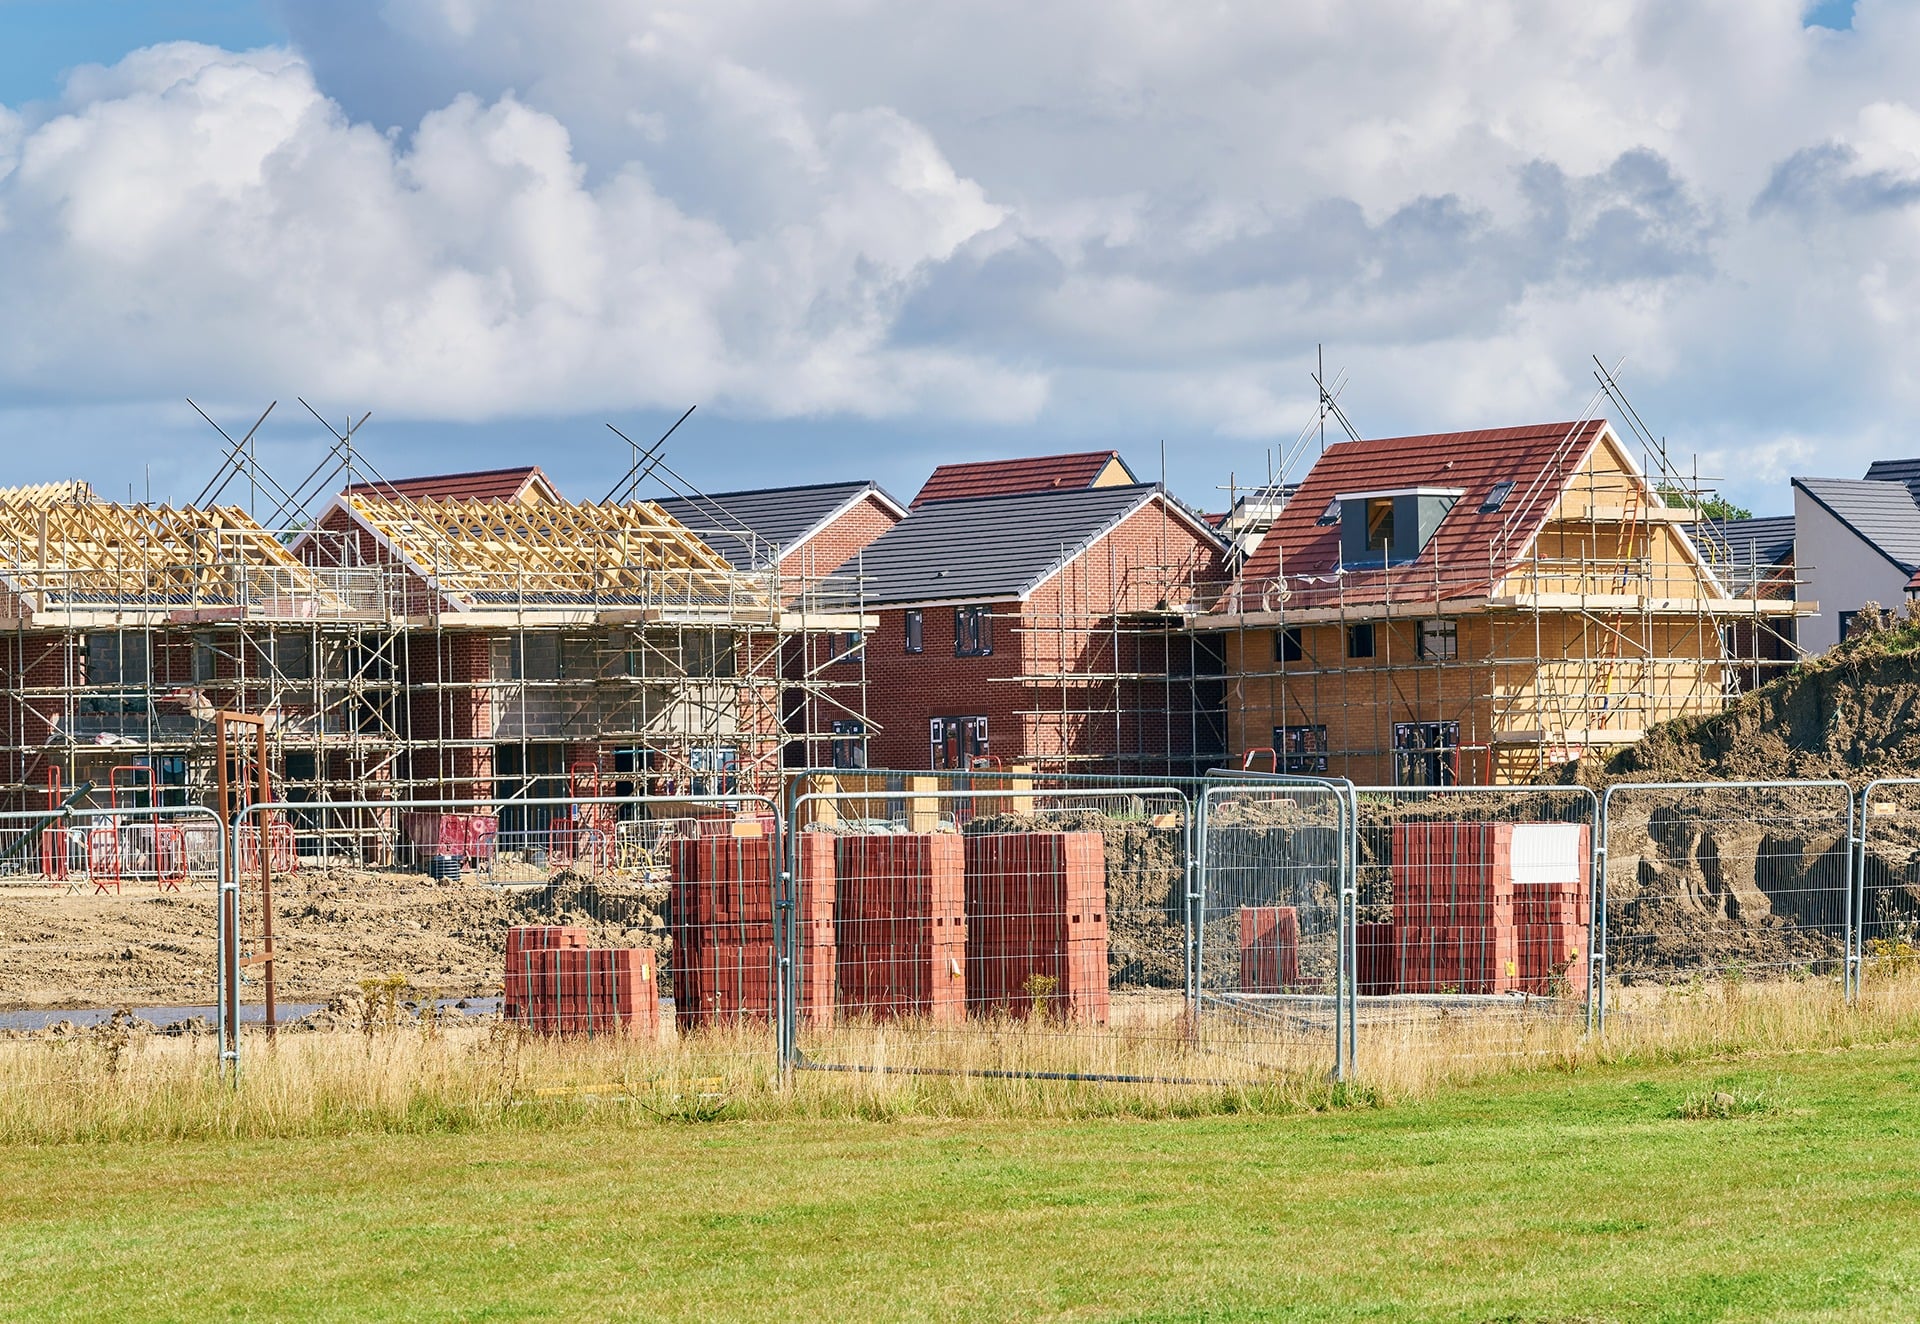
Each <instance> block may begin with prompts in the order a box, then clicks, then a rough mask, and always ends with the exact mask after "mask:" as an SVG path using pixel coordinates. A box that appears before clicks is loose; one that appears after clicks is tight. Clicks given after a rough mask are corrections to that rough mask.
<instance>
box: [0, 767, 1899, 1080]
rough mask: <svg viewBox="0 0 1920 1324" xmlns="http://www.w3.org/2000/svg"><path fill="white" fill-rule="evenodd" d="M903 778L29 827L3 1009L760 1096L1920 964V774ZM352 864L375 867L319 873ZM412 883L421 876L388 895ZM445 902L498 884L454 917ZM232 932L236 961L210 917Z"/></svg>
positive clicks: (1159, 1069)
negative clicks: (785, 790)
mask: <svg viewBox="0 0 1920 1324" xmlns="http://www.w3.org/2000/svg"><path fill="white" fill-rule="evenodd" d="M868 775H870V776H873V777H875V778H876V781H875V782H874V783H873V784H871V785H870V786H869V787H868V788H867V789H858V790H855V789H847V788H845V787H838V786H837V787H835V788H834V789H831V790H821V789H809V788H812V787H818V786H819V785H820V784H821V783H820V781H819V780H818V779H817V777H815V775H814V774H807V776H806V778H805V779H804V785H803V786H802V787H801V788H800V789H798V790H797V791H796V792H795V793H794V794H792V795H789V796H785V797H779V798H774V797H754V796H706V797H684V796H683V797H643V798H618V797H597V796H596V797H583V796H575V797H567V798H558V797H556V798H554V799H552V800H537V801H519V802H515V804H514V806H513V808H514V810H515V811H516V813H517V815H518V816H517V817H516V815H515V814H509V813H507V812H504V809H505V807H504V806H503V805H502V804H500V803H497V802H496V803H482V802H478V801H458V802H456V801H434V802H425V801H422V802H392V801H376V802H365V803H324V804H315V803H301V804H275V805H266V806H251V807H249V808H248V809H247V810H245V811H244V812H243V813H242V814H241V815H239V816H238V819H237V821H236V823H235V825H234V826H233V828H232V835H231V836H230V838H229V839H228V841H227V846H228V848H229V850H230V851H231V853H232V855H233V857H234V860H235V868H234V870H233V873H232V876H231V877H229V878H225V879H224V880H222V877H221V870H222V867H223V866H222V856H223V851H222V848H221V832H220V828H219V825H218V822H217V820H216V819H215V817H214V815H213V814H212V812H211V811H209V810H205V809H198V808H183V809H158V808H154V809H148V808H140V809H118V810H114V809H101V810H93V809H69V810H59V811H49V812H47V813H42V814H32V813H27V814H14V815H8V816H0V904H5V905H7V906H8V907H9V910H8V912H7V918H6V923H5V924H4V926H0V929H3V931H4V937H3V938H0V952H4V953H5V956H6V961H7V964H6V975H7V979H8V985H7V990H8V991H6V992H4V993H0V998H4V999H5V1000H6V1001H7V1002H10V1003H11V1004H13V1005H14V1006H15V1007H18V1008H22V1009H23V1010H22V1011H20V1012H17V1013H10V1014H17V1015H30V1014H32V1013H31V1012H30V1011H29V1010H24V1009H33V1008H39V1009H40V1010H46V1009H47V1007H46V1004H47V1002H48V1001H49V999H47V998H44V997H41V996H40V995H39V994H37V993H36V992H35V990H34V988H33V982H34V979H35V978H36V977H37V976H40V975H44V976H45V977H46V982H47V983H48V984H49V985H51V984H53V983H56V982H57V983H59V984H60V986H61V995H60V998H59V999H58V1000H60V1001H64V1002H67V1003H69V1004H71V1003H76V1002H80V1003H90V1004H92V1005H91V1007H90V1008H80V1007H70V1008H69V1009H68V1010H69V1013H70V1014H72V1015H74V1016H75V1017H76V1018H77V1017H78V1016H79V1015H80V1013H81V1012H84V1011H99V1012H101V1013H102V1014H104V1013H105V1011H107V1010H108V1009H111V1008H112V1007H115V1006H120V1005H132V1006H134V1007H136V1008H148V1009H157V1010H164V1009H180V1010H181V1011H182V1012H183V1013H184V1014H186V1015H191V1014H209V1016H210V1019H211V1018H212V1017H211V1015H210V1013H211V1007H212V1005H219V1006H221V1007H222V1008H223V1009H225V1010H226V1011H227V1012H228V1015H226V1016H222V1017H220V1018H218V1019H219V1020H220V1022H221V1028H222V1029H223V1031H229V1032H230V1037H229V1038H228V1039H227V1040H226V1041H225V1042H223V1044H222V1048H223V1051H225V1052H227V1053H228V1054H229V1055H230V1056H229V1060H235V1059H234V1058H233V1057H232V1056H231V1055H233V1054H237V1052H238V1049H239V1038H238V1033H237V1027H238V1025H239V1024H240V1022H241V1021H242V1020H251V1019H254V1018H256V1017H257V1016H260V1015H264V1012H265V1007H264V1005H263V1004H264V1001H265V995H266V992H267V985H268V977H269V975H270V976H271V979H272V985H273V991H274V994H275V996H276V998H277V1005H276V1007H275V1012H276V1015H277V1017H278V1018H279V1019H281V1020H283V1021H285V1020H292V1019H297V1018H299V1017H303V1016H309V1015H312V1016H315V1017H316V1018H318V1019H319V1020H320V1021H323V1022H324V1021H325V1020H326V1019H327V1009H326V1006H325V1004H326V1003H328V1002H329V1001H337V999H338V998H339V996H340V995H341V994H342V992H343V990H345V991H346V992H347V993H348V995H349V996H350V997H351V996H353V995H354V994H355V992H356V990H354V989H353V987H352V986H353V985H354V984H355V983H357V982H358V978H359V976H360V974H363V973H365V972H369V971H371V972H376V973H378V972H385V971H391V972H395V973H397V974H399V975H401V976H403V977H404V981H405V983H406V985H407V989H406V990H405V992H404V993H392V992H391V991H389V993H388V994H387V996H404V997H408V998H412V999H414V1000H416V1001H418V1002H419V1003H420V1004H421V1005H422V1006H431V1005H432V1003H431V1001H430V999H433V998H435V997H436V996H438V997H440V998H442V999H443V1000H444V1001H445V1002H446V1003H447V1004H448V1005H449V1006H452V1004H454V1003H456V1002H459V1003H464V1004H465V1005H464V1006H461V1007H458V1008H455V1010H459V1011H491V1010H493V1009H494V1007H495V1006H496V1005H498V1006H501V1007H502V1009H503V1010H504V1011H505V1012H506V1013H507V1015H508V1017H509V1018H510V1019H512V1020H514V1021H517V1022H518V1023H520V1024H521V1025H523V1026H525V1027H526V1028H527V1029H529V1030H531V1031H535V1032H541V1033H559V1034H592V1035H601V1034H619V1035H621V1036H623V1037H624V1038H626V1039H628V1040H630V1041H632V1042H633V1043H634V1044H635V1045H636V1048H637V1049H638V1050H641V1051H646V1050H648V1048H649V1046H652V1045H658V1046H661V1047H663V1048H671V1049H673V1050H674V1051H678V1052H686V1051H689V1050H690V1048H691V1049H695V1050H697V1051H698V1052H699V1053H701V1054H704V1055H705V1057H704V1058H703V1060H708V1061H711V1062H713V1063H714V1064H716V1069H721V1070H726V1071H732V1070H734V1069H736V1067H737V1066H738V1065H739V1064H741V1063H750V1064H751V1067H750V1069H752V1070H754V1071H761V1072H764V1071H770V1070H773V1069H775V1068H786V1069H791V1070H802V1071H804V1070H810V1069H834V1070H844V1071H860V1072H868V1071H906V1072H929V1073H943V1072H963V1073H985V1074H992V1075H1037V1076H1064V1077H1072V1078H1080V1079H1090V1080H1106V1081H1113V1082H1123V1081H1143V1080H1154V1081H1195V1082H1200V1081H1204V1082H1233V1083H1241V1082H1255V1081H1261V1080H1267V1079H1272V1078H1274V1077H1276V1076H1279V1075H1286V1074H1291V1073H1314V1074H1326V1073H1329V1072H1331V1073H1334V1074H1337V1075H1345V1074H1348V1073H1351V1072H1354V1071H1355V1070H1356V1068H1358V1069H1361V1070H1362V1071H1363V1072H1364V1069H1365V1068H1366V1066H1367V1064H1368V1062H1369V1060H1371V1059H1372V1058H1373V1056H1374V1055H1375V1054H1389V1053H1393V1052H1396V1051H1399V1050H1401V1049H1402V1048H1405V1047H1409V1046H1413V1045H1423V1046H1425V1047H1427V1048H1429V1049H1431V1047H1432V1046H1433V1045H1434V1044H1436V1043H1438V1044H1440V1045H1442V1046H1443V1047H1444V1046H1446V1045H1448V1044H1452V1043H1455V1042H1459V1041H1461V1040H1464V1039H1468V1038H1470V1039H1471V1040H1472V1047H1473V1049H1474V1050H1475V1051H1477V1052H1485V1051H1487V1050H1488V1049H1489V1047H1491V1048H1492V1049H1494V1050H1495V1051H1522V1052H1523V1051H1528V1050H1529V1048H1530V1046H1532V1045H1534V1044H1538V1043H1541V1042H1544V1040H1543V1038H1542V1037H1541V1036H1540V1035H1539V1034H1538V1033H1537V1031H1538V1030H1539V1029H1540V1027H1552V1028H1554V1029H1555V1031H1556V1033H1557V1032H1558V1031H1560V1030H1563V1029H1564V1028H1565V1027H1566V1026H1567V1025H1568V1023H1569V1022H1572V1023H1573V1024H1574V1027H1575V1028H1576V1029H1577V1028H1580V1027H1581V1026H1583V1025H1591V1026H1593V1027H1595V1028H1602V1027H1603V1026H1604V1020H1603V1016H1604V1014H1605V1012H1606V1011H1607V1009H1608V1008H1609V1007H1613V1008H1616V1009H1626V1010H1636V1009H1638V1008H1639V1007H1640V1006H1641V1005H1642V1004H1650V1003H1651V999H1650V997H1649V996H1648V991H1649V990H1653V989H1661V988H1671V987H1673V986H1674V985H1684V986H1691V985H1693V984H1696V983H1712V982H1717V981H1725V982H1729V983H1731V982H1737V981H1741V980H1753V981H1759V980H1768V981H1794V980H1808V979H1821V980H1826V979H1832V980H1839V981H1843V982H1844V983H1845V986H1846V988H1847V991H1848V992H1849V993H1852V992H1854V991H1855V990H1856V989H1857V986H1858V981H1859V977H1860V971H1861V967H1862V964H1863V962H1871V961H1873V960H1875V959H1883V960H1896V959H1904V956H1903V954H1913V953H1915V951H1916V938H1917V936H1920V883H1916V881H1915V880H1916V878H1920V779H1916V780H1911V781H1907V780H1888V781H1880V782H1875V783H1873V784H1872V785H1870V786H1869V787H1867V788H1866V790H1865V791H1864V792H1862V793H1861V795H1860V796H1859V797H1858V798H1857V799H1856V797H1855V796H1854V795H1853V793H1852V792H1850V791H1849V790H1848V789H1847V787H1846V786H1844V785H1843V784H1841V783H1838V782H1773V783H1714V784H1708V785H1696V784H1626V785H1619V786H1615V787H1613V788H1612V789H1611V790H1609V791H1608V792H1607V793H1606V795H1605V796H1604V797H1602V798H1596V797H1595V796H1594V794H1593V793H1592V792H1590V791H1587V790H1585V789H1582V788H1578V787H1534V786H1526V787H1491V788H1480V787H1475V788H1461V787H1391V788H1387V787H1383V788H1367V787H1352V786H1349V785H1347V784H1345V783H1343V782H1339V781H1337V780H1328V779H1320V778H1308V777H1293V776H1275V775H1272V774H1265V775H1260V774H1248V773H1236V774H1229V775H1226V776H1223V777H1216V778H1212V779H1206V780H1186V781H1183V780H1170V781H1167V782H1164V783H1160V784H1157V785H1152V784H1142V785H1126V784H1124V783H1122V781H1121V779H1117V778H1099V777H1078V778H1065V777H1059V778H1048V779H1045V780H1046V781H1047V782H1050V783H1051V784H1045V785H1037V784H1035V783H1036V782H1039V781H1041V780H1042V779H1039V778H1035V777H1033V776H1031V775H1027V774H1021V773H1019V772H1017V771H1013V770H1010V771H1008V772H1006V773H996V774H991V775H983V774H981V773H977V772H976V773H971V774H960V775H939V774H932V775H929V774H890V773H889V774H868ZM519 811H524V812H519ZM263 820H264V826H263ZM503 822H504V823H506V824H507V825H508V826H507V828H506V829H505V830H503V829H502V828H501V826H500V825H501V824H502V823H503ZM349 840H352V841H355V842H357V843H359V844H358V845H357V846H356V847H355V848H354V849H355V850H356V851H358V852H360V854H361V856H362V857H363V859H361V860H360V861H357V862H355V864H354V867H347V859H346V856H345V855H344V854H343V853H342V852H341V851H340V850H338V849H331V848H330V849H329V850H326V851H321V852H318V853H316V852H315V851H313V850H312V849H310V847H311V846H312V844H313V843H316V842H333V843H339V842H344V841H349ZM402 869H404V870H408V871H410V872H411V874H412V876H413V878H414V879H415V881H414V882H412V883H408V884H406V885H405V886H402V885H401V883H400V881H399V880H397V879H395V878H393V877H392V875H391V874H386V873H383V872H382V871H385V870H402ZM263 872H264V875H265V880H266V885H265V886H264V887H262V886H260V885H259V881H258V880H260V878H261V876H262V874H263ZM422 875H428V876H431V877H433V878H435V879H438V880H443V881H451V880H452V879H454V878H455V877H458V878H460V879H462V880H466V881H468V882H470V883H473V882H477V883H484V884H491V886H485V887H468V888H465V889H460V890H445V889H442V890H440V891H437V892H436V891H435V890H434V885H433V884H432V883H427V882H424V881H423V880H422V879H421V876H422ZM216 884H218V887H219V896H220V897H221V898H222V899H223V900H224V901H226V902H227V903H228V905H227V907H217V906H216V905H215V904H214V901H215V893H214V891H213V889H214V888H215V886H216ZM403 892H404V893H405V894H406V896H408V897H413V898H415V899H416V900H418V902H419V906H418V907H417V908H416V909H413V910H409V909H407V908H405V906H403V905H402V904H401V902H400V901H399V900H396V899H394V898H397V897H399V896H400V894H401V893H403ZM421 898H424V899H423V900H422V899H421ZM268 902H270V903H271V904H267V903H268ZM410 904H411V903H410ZM229 910H230V916H231V917H230V919H228V920H227V921H226V922H224V923H223V924H222V925H221V928H222V930H223V931H224V933H225V934H226V935H227V938H226V939H225V940H224V941H222V942H221V943H220V945H219V948H218V950H219V951H220V952H222V953H224V956H223V959H221V960H218V961H216V960H214V959H213V958H214V954H215V950H216V947H215V941H214V938H215V933H214V928H215V926H214V924H213V923H210V922H209V921H210V920H212V919H214V918H215V916H218V915H222V914H225V913H228V911H229ZM83 912H84V913H83ZM182 917H185V922H184V923H183V922H181V921H182ZM270 918H271V919H273V920H274V925H273V927H272V929H271V930H269V928H268V920H269V919H270ZM163 921H164V922H163ZM81 926H85V927H86V928H87V929H88V931H89V933H90V935H92V936H97V935H98V934H101V933H112V934H115V935H118V934H120V933H122V932H125V933H126V934H127V937H126V939H125V950H126V951H128V952H130V953H131V955H130V956H128V957H127V958H126V960H125V961H124V962H115V963H113V964H112V965H102V964H99V963H96V964H95V965H94V966H93V967H91V969H90V971H89V972H88V973H86V974H84V975H74V974H73V973H72V972H67V971H63V970H62V968H61V962H62V960H63V955H62V953H64V952H66V951H67V949H68V947H69V946H71V945H73V944H72V943H71V942H70V941H69V939H70V938H71V937H72V935H73V934H75V933H76V932H78V931H79V928H80V927H81ZM348 929H353V930H354V931H355V934H356V942H357V944H358V957H359V962H358V970H357V971H350V970H349V968H348V963H347V962H345V961H343V959H342V953H341V947H340V943H339V939H340V936H341V934H342V933H344V932H345V931H346V930H348ZM510 935H512V936H510ZM114 941H115V942H119V941H120V939H119V938H118V937H116V938H115V939H114ZM462 944H464V947H463V950H465V951H466V952H467V953H468V957H467V958H459V957H458V956H457V954H456V953H455V952H454V948H456V947H459V946H461V945H462ZM95 945H96V946H97V945H98V944H97V943H96V944H95ZM476 950H477V951H480V952H481V953H482V956H481V958H480V961H479V964H480V967H481V968H480V969H479V970H478V972H477V973H476V971H475V970H474V969H473V968H472V964H473V962H472V960H471V956H472V953H473V952H474V951H476ZM509 951H510V952H511V959H510V958H509ZM265 957H271V958H272V959H271V961H270V962H269V961H266V960H264V959H263V958H265ZM461 959H467V960H468V964H467V965H465V966H463V965H461V964H460V960H461ZM494 988H500V989H502V990H503V992H504V1001H503V1003H500V1004H496V1003H494V1002H493V1001H492V1000H491V990H492V989H494ZM216 989H217V990H218V996H216ZM358 992H359V993H361V994H364V995H365V996H364V997H363V998H362V1001H363V1002H364V1001H365V998H366V997H372V996H373V995H372V994H366V993H365V990H358ZM4 1010H5V1009H4V1008H0V1012H4ZM354 1014H355V1015H365V1014H368V1013H367V1008H366V1006H364V1005H362V1006H360V1007H359V1010H358V1011H356V1012H355V1013H354ZM335 1019H336V1020H337V1015H336V1017H335ZM9 1024H11V1022H3V1021H0V1026H6V1025H9ZM1562 1037H1563V1038H1564V1036H1562Z"/></svg>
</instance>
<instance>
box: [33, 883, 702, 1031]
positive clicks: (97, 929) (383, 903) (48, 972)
mask: <svg viewBox="0 0 1920 1324" xmlns="http://www.w3.org/2000/svg"><path fill="white" fill-rule="evenodd" d="M274 888H275V901H276V904H275V907H274V909H275V920H274V935H275V949H276V952H277V953H278V957H279V972H278V974H279V996H280V998H281V999H282V1000H283V1001H287V1002H322V1003H324V1002H328V1001H331V1000H333V999H335V998H338V997H340V996H343V995H346V994H349V993H352V992H355V991H357V989H358V987H359V985H360V982H361V981H362V980H367V979H377V978H384V977H386V976H389V975H396V974H397V975H400V976H402V977H404V978H405V980H406V981H407V983H408V985H409V986H410V987H412V988H413V989H415V990H417V991H419V992H420V993H422V994H427V993H432V994H436V995H439V996H445V997H463V996H470V995H485V994H490V993H497V992H498V991H499V989H500V974H501V962H502V959H503V957H504V951H505V944H506V931H507V929H508V928H509V927H510V926H512V925H515V924H540V923H562V924H580V925H584V926H585V927H586V928H587V929H588V930H589V932H590V933H591V935H592V941H593V942H594V944H595V945H603V946H622V947H652V946H658V945H660V944H661V942H662V936H663V933H662V925H661V918H660V917H661V913H662V908H663V906H664V903H665V896H666V889H665V888H664V887H645V886H639V885H634V884H623V883H618V882H613V883H603V884H597V883H592V882H584V881H580V880H574V879H569V878H565V877H563V878H562V879H561V880H560V881H558V882H557V883H555V884H554V885H552V886H549V887H533V888H502V887H495V886H489V885H486V884H482V883H477V882H473V881H470V880H469V881H461V882H439V881H436V880H434V879H431V878H427V877H424V876H422V875H417V874H402V873H358V872H348V871H344V870H324V871H312V872H301V873H297V874H293V875H289V876H287V877H284V878H281V879H278V880H276V882H275V884H274ZM213 935H214V893H213V890H212V889H211V888H210V887H208V886H206V885H205V884H201V885H199V886H196V887H190V888H188V889H187V890H186V891H184V892H183V893H180V894H177V895H176V894H172V893H156V891H155V889H154V886H153V884H151V883H138V884H136V883H129V884H127V887H126V891H125V892H124V893H123V894H120V895H114V894H111V893H108V894H105V895H92V894H90V889H89V894H78V893H76V894H69V893H68V892H67V891H66V889H65V888H64V887H63V886H55V887H41V886H34V885H31V884H10V885H8V886H6V887H3V888H0V1007H6V1008H36V1007H48V1008H63V1007H99V1006H114V1005H121V1004H128V1005H136V1006H181V1005H198V1004H204V1003H208V1002H211V1001H212V999H213V980H214V964H213Z"/></svg>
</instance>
